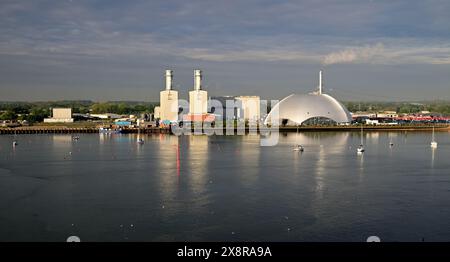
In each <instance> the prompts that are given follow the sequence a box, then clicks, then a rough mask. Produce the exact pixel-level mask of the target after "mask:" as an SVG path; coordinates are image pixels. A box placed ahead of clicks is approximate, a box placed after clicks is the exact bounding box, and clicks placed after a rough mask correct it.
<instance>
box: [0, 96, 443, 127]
mask: <svg viewBox="0 0 450 262" xmlns="http://www.w3.org/2000/svg"><path fill="white" fill-rule="evenodd" d="M343 104H344V105H345V106H346V107H347V108H348V110H349V111H350V112H357V111H365V112H380V111H396V112H398V113H408V114H409V113H418V112H421V111H430V112H431V113H434V114H443V115H450V101H434V102H343ZM157 105H158V103H156V102H134V101H112V102H105V103H95V102H92V101H83V100H81V101H50V102H0V120H27V121H29V122H31V123H33V122H41V121H43V120H44V118H46V117H49V116H51V109H52V108H55V107H70V108H72V112H73V113H82V114H85V113H94V114H99V113H114V114H120V115H126V114H139V113H153V111H154V108H155V106H157Z"/></svg>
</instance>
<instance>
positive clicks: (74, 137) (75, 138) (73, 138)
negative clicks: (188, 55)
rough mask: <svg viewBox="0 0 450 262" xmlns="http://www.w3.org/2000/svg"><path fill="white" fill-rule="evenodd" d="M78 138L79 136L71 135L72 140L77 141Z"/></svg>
mask: <svg viewBox="0 0 450 262" xmlns="http://www.w3.org/2000/svg"><path fill="white" fill-rule="evenodd" d="M79 139H80V137H79V136H72V140H75V141H77V140H79Z"/></svg>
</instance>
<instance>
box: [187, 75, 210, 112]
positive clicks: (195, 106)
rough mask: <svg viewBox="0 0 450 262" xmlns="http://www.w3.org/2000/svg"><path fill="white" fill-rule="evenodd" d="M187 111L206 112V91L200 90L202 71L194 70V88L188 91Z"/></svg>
mask: <svg viewBox="0 0 450 262" xmlns="http://www.w3.org/2000/svg"><path fill="white" fill-rule="evenodd" d="M189 113H190V114H191V115H203V114H206V113H208V92H206V91H204V90H202V71H201V70H198V69H196V70H194V90H192V91H190V92H189Z"/></svg>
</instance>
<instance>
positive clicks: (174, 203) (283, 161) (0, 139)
mask: <svg viewBox="0 0 450 262" xmlns="http://www.w3.org/2000/svg"><path fill="white" fill-rule="evenodd" d="M359 135H360V134H359V133H358V132H337V133H334V132H323V133H320V132H305V133H300V134H299V135H298V136H297V135H296V134H295V133H289V134H282V135H280V142H279V144H278V145H277V146H274V147H261V146H260V137H259V136H256V135H254V136H252V135H247V136H211V137H209V136H182V137H176V136H171V135H148V136H142V137H143V138H144V139H145V144H144V145H138V144H137V143H136V135H132V134H131V135H121V134H117V135H105V134H83V135H80V140H78V141H72V139H71V135H64V134H55V135H18V136H17V138H16V139H17V140H18V142H19V145H18V146H17V147H16V148H13V147H12V141H13V139H14V138H13V136H7V135H4V136H0V241H65V239H66V238H67V237H68V236H71V235H77V236H79V237H80V238H81V240H82V241H365V239H366V238H367V237H368V236H371V235H377V236H379V237H380V238H381V239H382V241H422V240H425V241H450V219H449V218H450V161H449V160H450V133H448V132H437V133H436V138H437V141H438V142H439V147H438V148H437V149H435V150H432V149H431V148H430V146H429V144H430V140H431V134H430V133H428V132H368V133H366V134H364V136H365V138H364V139H365V140H364V143H365V144H366V152H365V153H364V155H362V156H358V155H357V154H356V146H357V145H358V144H359V141H360V136H359ZM389 141H393V143H394V146H393V147H390V146H389ZM296 142H297V143H300V144H302V145H303V146H304V147H305V151H304V152H303V153H299V152H293V151H292V146H293V144H295V143H296Z"/></svg>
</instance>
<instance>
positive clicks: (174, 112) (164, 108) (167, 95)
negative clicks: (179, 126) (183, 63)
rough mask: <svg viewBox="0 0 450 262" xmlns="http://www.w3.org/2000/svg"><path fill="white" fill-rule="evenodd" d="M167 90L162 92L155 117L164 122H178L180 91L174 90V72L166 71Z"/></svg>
mask: <svg viewBox="0 0 450 262" xmlns="http://www.w3.org/2000/svg"><path fill="white" fill-rule="evenodd" d="M165 77H166V89H165V90H163V91H161V92H160V95H159V97H160V100H159V101H160V106H159V107H158V108H155V117H156V118H159V119H161V120H162V121H169V122H174V121H177V120H178V91H176V90H173V86H172V83H173V81H172V80H173V71H172V70H166V74H165Z"/></svg>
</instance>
